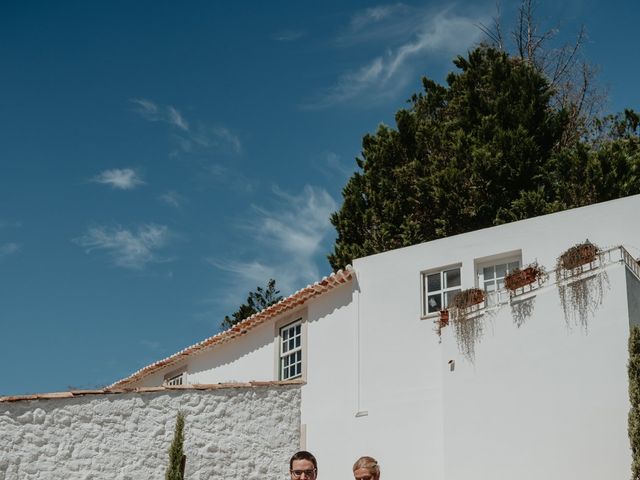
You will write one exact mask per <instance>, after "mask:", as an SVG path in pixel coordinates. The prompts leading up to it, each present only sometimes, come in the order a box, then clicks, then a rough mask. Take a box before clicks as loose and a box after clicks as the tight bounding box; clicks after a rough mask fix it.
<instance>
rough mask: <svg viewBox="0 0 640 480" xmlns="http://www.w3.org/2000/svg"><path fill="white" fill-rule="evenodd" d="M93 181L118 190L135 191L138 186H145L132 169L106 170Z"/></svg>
mask: <svg viewBox="0 0 640 480" xmlns="http://www.w3.org/2000/svg"><path fill="white" fill-rule="evenodd" d="M92 181H94V182H96V183H101V184H103V185H109V186H110V187H113V188H115V189H118V190H133V189H134V188H136V187H137V186H138V185H144V182H143V181H142V179H141V178H140V175H139V174H138V172H136V171H135V170H133V169H132V168H122V169H120V168H114V169H113V170H105V171H104V172H101V173H99V174H98V175H96V176H95V177H93V179H92Z"/></svg>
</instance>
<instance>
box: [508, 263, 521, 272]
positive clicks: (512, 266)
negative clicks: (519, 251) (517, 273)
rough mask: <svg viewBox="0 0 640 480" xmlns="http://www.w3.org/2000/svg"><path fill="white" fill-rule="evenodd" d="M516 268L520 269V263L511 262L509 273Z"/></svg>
mask: <svg viewBox="0 0 640 480" xmlns="http://www.w3.org/2000/svg"><path fill="white" fill-rule="evenodd" d="M516 268H520V262H519V261H515V262H511V263H510V264H509V271H510V272H513V271H514V270H515V269H516Z"/></svg>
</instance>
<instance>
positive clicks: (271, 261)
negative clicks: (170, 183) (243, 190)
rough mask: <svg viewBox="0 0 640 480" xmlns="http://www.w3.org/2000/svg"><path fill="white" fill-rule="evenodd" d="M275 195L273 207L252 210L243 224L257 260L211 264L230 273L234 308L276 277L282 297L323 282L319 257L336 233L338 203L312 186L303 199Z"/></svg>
mask: <svg viewBox="0 0 640 480" xmlns="http://www.w3.org/2000/svg"><path fill="white" fill-rule="evenodd" d="M273 194H274V199H273V200H274V201H273V205H271V206H269V208H267V207H264V206H260V207H258V206H254V207H253V215H252V216H251V218H250V219H248V220H247V221H246V223H244V224H241V225H239V228H240V229H241V231H244V232H246V233H247V234H248V235H250V236H251V237H252V238H253V239H254V242H255V243H254V246H253V247H254V249H255V255H254V256H253V258H251V259H250V260H242V259H237V260H236V259H219V258H211V259H209V262H210V263H211V264H212V265H214V266H215V267H216V268H219V269H221V270H224V271H227V272H229V273H231V274H232V280H231V282H230V288H229V290H228V292H227V294H228V295H227V297H226V300H228V301H229V303H230V304H233V303H234V302H236V303H237V301H238V299H239V298H242V297H243V296H244V295H246V293H247V292H248V291H249V290H251V289H254V288H255V287H256V285H264V284H265V283H266V281H267V280H269V278H275V279H276V280H277V282H278V287H279V288H280V289H281V290H282V291H283V292H284V293H291V292H292V291H293V290H295V289H298V288H301V287H303V286H304V285H306V284H308V283H310V282H313V281H316V280H318V279H319V278H320V272H319V268H318V264H317V260H318V258H317V257H318V255H320V254H322V253H323V252H324V250H325V248H326V245H325V243H326V240H327V236H328V235H329V234H330V232H331V231H332V226H331V223H330V221H329V216H330V214H331V213H332V212H333V211H335V210H336V202H335V200H334V199H333V198H332V197H331V195H329V194H328V193H327V192H326V191H325V190H323V189H322V188H319V187H312V186H310V185H306V186H305V187H304V189H303V190H302V192H300V193H299V194H290V193H287V192H285V191H283V190H281V189H279V188H274V189H273ZM323 263H324V261H323ZM327 268H328V267H327ZM324 273H326V272H324Z"/></svg>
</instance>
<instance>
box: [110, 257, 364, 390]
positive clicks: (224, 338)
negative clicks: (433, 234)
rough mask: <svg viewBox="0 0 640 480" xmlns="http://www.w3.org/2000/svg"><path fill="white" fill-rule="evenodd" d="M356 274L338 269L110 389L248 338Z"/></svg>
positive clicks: (148, 366)
mask: <svg viewBox="0 0 640 480" xmlns="http://www.w3.org/2000/svg"><path fill="white" fill-rule="evenodd" d="M353 274H354V273H353V268H352V267H351V265H347V267H345V269H344V270H338V271H337V272H335V273H332V274H331V275H329V276H328V277H324V278H323V279H322V280H320V281H318V282H316V283H314V284H312V285H308V286H306V287H305V288H302V289H300V290H298V291H297V292H295V293H294V294H292V295H290V296H288V297H287V298H284V299H282V300H281V301H279V302H278V303H276V304H274V305H271V306H270V307H268V308H265V309H264V310H262V311H261V312H258V313H256V314H254V315H252V316H250V317H249V318H246V319H245V320H243V321H242V322H240V323H238V324H237V325H235V326H233V327H231V328H230V329H229V330H225V331H224V332H220V333H218V334H217V335H214V336H213V337H209V338H206V339H204V340H202V341H201V342H198V343H196V344H195V345H191V346H190V347H187V348H185V349H183V350H181V351H179V352H177V353H174V354H173V355H171V356H170V357H167V358H165V359H162V360H158V361H157V362H155V363H152V364H151V365H147V366H146V367H144V368H141V369H140V370H138V371H137V372H135V373H133V374H131V375H129V376H128V377H126V378H124V379H122V380H119V381H117V382H116V383H114V384H112V385H111V386H109V387H108V388H118V387H126V386H127V385H129V384H131V383H133V382H135V381H138V380H140V379H142V378H144V377H146V376H148V375H151V374H152V373H154V372H157V371H158V370H160V369H162V368H164V367H167V366H169V365H173V364H175V363H177V362H178V361H180V360H182V359H183V358H185V357H188V356H191V355H193V354H196V353H199V352H202V351H204V350H208V349H210V348H212V347H213V346H215V345H218V344H221V343H225V342H228V341H230V340H233V339H234V338H237V337H240V336H242V335H246V334H247V333H248V332H249V331H250V330H251V329H253V328H255V327H257V326H258V325H261V324H262V323H264V322H266V321H267V320H269V319H271V318H273V317H275V316H277V315H280V314H282V313H285V312H288V311H290V310H292V309H294V308H295V307H298V306H300V305H302V304H304V303H305V302H306V301H307V300H309V299H311V298H314V297H317V296H319V295H323V294H324V293H326V292H328V291H330V290H333V289H334V288H336V287H338V286H340V285H343V284H346V283H348V282H350V281H351V280H352V279H353Z"/></svg>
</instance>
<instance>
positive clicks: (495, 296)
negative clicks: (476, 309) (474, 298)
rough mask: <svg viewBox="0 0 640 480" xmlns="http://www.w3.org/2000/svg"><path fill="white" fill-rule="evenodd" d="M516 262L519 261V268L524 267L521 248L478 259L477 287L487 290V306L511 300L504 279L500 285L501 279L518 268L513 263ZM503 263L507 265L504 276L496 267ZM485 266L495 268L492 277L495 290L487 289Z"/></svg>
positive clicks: (476, 262) (476, 263)
mask: <svg viewBox="0 0 640 480" xmlns="http://www.w3.org/2000/svg"><path fill="white" fill-rule="evenodd" d="M515 263H517V268H522V251H520V250H516V251H512V252H506V253H501V254H498V255H492V256H490V257H484V258H480V259H476V261H475V265H476V287H477V288H479V289H480V290H483V291H484V292H485V296H486V300H485V301H486V304H487V306H491V305H500V304H502V303H507V302H508V301H509V294H508V292H507V291H506V290H505V288H504V281H503V282H502V287H501V288H498V285H499V284H500V280H504V278H505V277H506V275H508V274H509V273H511V272H512V271H513V270H514V268H516V267H514V266H513V265H512V264H515ZM501 265H505V272H504V275H503V276H498V275H497V274H496V267H498V266H501ZM485 268H493V270H494V274H493V278H492V279H491V280H493V287H494V290H492V291H489V292H488V291H487V290H486V285H485V283H486V282H487V279H485V278H484V269H485Z"/></svg>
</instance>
